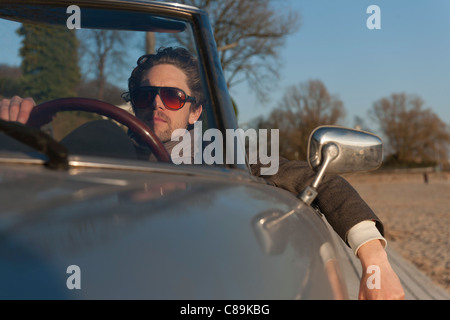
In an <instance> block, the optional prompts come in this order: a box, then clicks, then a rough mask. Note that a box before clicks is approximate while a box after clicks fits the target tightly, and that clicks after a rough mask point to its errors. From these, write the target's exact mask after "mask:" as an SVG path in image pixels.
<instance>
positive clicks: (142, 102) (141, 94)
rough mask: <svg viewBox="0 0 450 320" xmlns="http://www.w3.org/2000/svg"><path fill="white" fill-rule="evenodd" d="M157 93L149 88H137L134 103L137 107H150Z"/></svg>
mask: <svg viewBox="0 0 450 320" xmlns="http://www.w3.org/2000/svg"><path fill="white" fill-rule="evenodd" d="M154 98H155V94H154V93H153V92H152V91H149V90H137V91H136V92H135V93H134V94H133V104H134V106H135V107H136V108H140V109H142V108H148V107H150V106H151V104H152V102H153V99H154Z"/></svg>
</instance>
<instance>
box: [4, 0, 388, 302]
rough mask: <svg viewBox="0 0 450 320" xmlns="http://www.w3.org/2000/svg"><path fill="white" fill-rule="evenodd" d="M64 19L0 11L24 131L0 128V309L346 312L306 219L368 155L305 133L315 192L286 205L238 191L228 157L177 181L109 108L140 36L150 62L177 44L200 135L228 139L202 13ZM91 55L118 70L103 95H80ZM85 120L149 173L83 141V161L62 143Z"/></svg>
mask: <svg viewBox="0 0 450 320" xmlns="http://www.w3.org/2000/svg"><path fill="white" fill-rule="evenodd" d="M71 5H74V6H72V7H71V8H70V9H69V8H68V4H67V2H66V1H56V0H42V1H41V0H39V1H36V0H33V1H22V0H14V1H12V0H11V1H5V0H2V1H0V18H1V19H2V20H1V23H2V28H3V27H4V28H5V29H4V30H5V32H8V31H10V30H12V33H13V34H14V32H15V30H19V31H18V32H17V33H18V34H19V35H21V36H22V37H23V38H22V49H21V51H20V52H21V53H20V54H21V57H22V59H23V61H22V69H21V70H22V74H21V76H20V77H17V78H14V77H12V76H11V78H10V79H9V80H8V79H6V80H5V78H2V79H1V81H3V82H1V84H3V86H1V87H0V89H1V90H3V91H2V92H0V96H2V97H8V98H9V97H10V93H9V91H8V92H7V91H6V89H8V88H9V89H8V90H11V87H12V86H13V85H14V87H13V88H14V89H15V90H17V91H18V92H17V94H19V95H27V96H28V95H34V97H35V100H36V102H37V103H38V106H36V107H35V108H34V110H33V113H32V115H31V117H30V120H29V122H28V123H27V125H22V124H19V123H15V122H8V121H1V122H0V299H158V300H162V299H182V300H185V299H188V300H190V299H230V300H240V299H252V300H259V299H264V300H266V299H348V298H349V293H348V292H349V291H348V284H349V281H350V279H348V278H347V277H346V272H345V268H346V264H345V262H344V261H343V260H342V257H341V256H340V254H339V250H338V248H339V247H341V244H339V243H338V242H337V241H342V240H340V239H338V238H337V236H336V234H335V233H334V232H333V231H332V230H331V229H330V227H329V226H328V225H327V224H326V222H325V221H324V218H323V216H322V215H321V214H320V212H317V211H316V210H314V209H313V208H312V207H311V203H312V201H313V200H314V198H315V196H316V194H317V191H316V190H317V186H318V185H319V184H320V181H321V179H322V177H323V175H324V174H327V173H347V172H354V171H358V170H371V169H375V168H377V167H378V166H379V165H380V162H381V158H382V146H381V141H380V139H379V138H378V137H376V136H374V135H372V134H369V133H366V132H361V131H355V130H351V129H345V128H340V127H319V128H318V129H316V130H315V131H314V132H313V133H312V134H311V137H310V142H309V147H308V148H309V163H310V165H311V167H312V168H314V169H315V170H316V172H317V177H316V179H315V180H314V181H313V182H312V184H311V185H310V186H309V187H307V188H306V189H305V191H304V192H303V193H302V194H300V195H298V196H295V195H293V194H292V193H290V192H288V191H285V190H282V189H279V188H275V187H273V186H270V185H268V184H266V183H265V182H264V180H263V179H261V178H258V177H255V176H252V175H251V172H250V170H249V165H248V160H247V161H246V162H244V163H240V162H239V161H238V160H239V159H237V157H238V154H239V152H235V153H233V155H234V157H235V161H224V163H225V164H220V163H217V164H215V165H176V164H174V163H172V162H171V159H170V155H168V153H167V150H165V148H164V146H162V144H161V142H160V141H159V140H158V138H157V137H156V136H155V134H154V133H153V132H152V130H151V129H150V128H148V127H147V126H146V125H145V124H143V123H142V122H140V121H139V119H137V118H135V117H134V116H133V114H132V112H130V110H129V109H130V108H129V105H126V104H125V103H123V104H122V103H121V102H120V97H121V93H123V92H124V91H126V90H127V80H128V77H129V74H130V72H131V70H132V68H134V66H135V62H136V60H137V59H138V57H139V56H141V55H143V54H145V53H146V52H147V51H146V50H147V49H146V47H148V46H146V43H148V42H146V39H148V38H149V36H151V37H153V40H154V42H155V43H156V46H157V47H167V46H177V45H181V44H184V45H186V44H189V46H190V47H189V48H188V49H189V50H190V51H191V52H192V53H193V54H194V55H195V56H196V57H197V58H198V61H199V68H200V70H201V76H202V86H203V90H204V95H205V103H204V106H203V107H204V110H205V112H204V115H203V118H202V120H203V130H206V129H216V130H219V131H220V132H225V130H227V129H234V130H236V129H238V127H237V121H236V116H235V112H234V108H233V104H232V101H231V99H230V96H229V93H228V90H227V87H226V82H225V80H224V75H223V70H222V69H221V65H220V62H219V59H218V53H217V48H216V46H215V41H214V38H213V33H212V29H211V26H210V22H209V18H208V15H207V13H206V12H204V11H201V10H199V9H196V8H194V7H190V6H185V5H179V4H170V3H163V2H150V1H137V0H136V1H134V0H132V1H125V0H102V1H87V0H80V1H76V2H74V3H71ZM77 24H78V25H77ZM61 32H65V35H64V36H63V37H61ZM52 37H54V38H52ZM102 37H103V38H102ZM62 39H66V40H67V39H76V41H74V43H77V44H78V47H72V49H73V48H75V49H74V50H76V52H77V53H78V54H72V53H73V52H70V47H67V48H66V47H65V48H66V49H65V50H66V51H58V50H59V49H60V48H61V47H62V46H63V40H62ZM102 39H106V40H105V41H106V42H104V43H103V44H107V43H109V42H107V41H108V39H112V40H115V41H116V43H115V45H114V46H111V48H115V49H114V50H116V54H115V56H117V55H119V56H121V59H119V60H111V61H110V62H109V65H110V67H109V69H108V68H105V69H104V70H103V69H102V72H105V73H108V74H109V75H110V77H109V79H110V80H108V82H107V83H106V85H104V86H103V87H101V86H97V82H96V81H94V80H93V79H96V76H98V74H99V72H98V71H99V69H98V68H100V67H99V65H100V64H99V63H98V60H94V59H95V58H94V57H95V53H101V52H102V51H101V50H102V48H104V46H103V44H102V42H101V41H102ZM112 40H111V41H112ZM55 44H56V46H55ZM46 45H48V46H53V47H52V48H53V49H49V50H47V51H45V49H43V46H46ZM65 45H66V44H64V46H65ZM1 50H6V49H5V48H2V49H1ZM111 50H113V49H111ZM57 51H58V52H59V53H58V55H51V56H49V57H48V58H47V59H46V58H45V54H48V55H50V53H55V52H57ZM105 51H106V50H105ZM42 52H44V59H38V57H39V53H42ZM45 52H47V53H45ZM2 56H3V55H2ZM60 56H63V59H59V58H58V57H60ZM98 56H100V55H97V57H98ZM112 56H114V55H111V57H112ZM74 57H75V58H77V57H78V59H79V61H78V64H77V65H78V71H77V72H78V73H79V75H78V77H74V78H73V79H77V83H72V88H69V89H70V90H72V91H70V90H69V89H67V87H66V89H67V90H69V91H67V90H66V89H64V90H66V91H64V90H62V89H61V90H60V91H58V90H57V89H52V88H55V87H57V85H63V84H64V81H63V80H61V79H63V78H64V77H61V76H60V74H61V72H63V73H64V74H65V75H66V76H67V77H69V72H73V70H72V71H68V70H67V69H64V65H65V64H68V63H69V60H71V59H74ZM33 59H34V60H33ZM111 59H112V58H111ZM61 61H63V62H64V63H61ZM25 62H26V63H25ZM0 63H2V64H4V63H5V62H4V61H0ZM33 63H34V64H38V65H37V66H35V67H34V69H33V70H32V71H30V70H29V68H31V67H30V66H31V65H32V64H33ZM120 63H121V64H122V65H120V66H119V64H120ZM24 64H26V65H25V66H24ZM111 65H112V66H113V68H111ZM93 66H95V68H94V67H93ZM27 68H28V69H27ZM49 70H51V71H49ZM39 75H45V79H47V80H48V81H47V82H46V81H44V80H42V81H41V80H39V81H40V82H38V80H37V79H41V78H38V76H39ZM80 75H81V76H80ZM34 76H35V78H33V77H34ZM30 79H31V81H30ZM52 79H53V80H52ZM52 81H53V82H52ZM6 84H8V85H9V86H6ZM65 85H66V86H67V84H65ZM69 85H70V83H69ZM52 86H53V87H52ZM100 88H102V89H101V90H102V91H103V94H100ZM107 88H109V89H108V90H110V91H107V90H106V89H107ZM44 90H46V91H45V92H44ZM52 90H53V91H52ZM67 92H69V93H67ZM70 92H71V93H70ZM116 98H117V99H116ZM92 114H93V115H94V116H92ZM64 115H66V116H64ZM104 119H109V120H104ZM88 120H93V121H94V122H93V123H94V124H96V123H104V122H105V121H106V122H113V123H116V124H117V127H118V128H124V129H123V130H128V131H131V132H133V133H135V134H136V135H138V136H140V137H141V139H142V140H143V141H145V143H146V144H147V145H148V146H149V148H150V149H151V150H152V151H153V153H154V154H155V156H156V158H157V160H158V161H143V160H139V159H137V158H136V159H134V158H132V157H125V156H123V155H122V154H121V153H120V152H117V154H116V153H115V152H114V145H115V144H116V141H112V142H111V141H110V140H108V137H106V138H105V139H103V138H102V137H97V136H96V137H94V136H91V137H90V138H91V140H93V143H99V144H101V143H102V142H104V143H106V144H108V143H109V145H108V146H107V147H103V146H100V145H99V146H94V147H92V146H90V147H89V150H87V149H86V150H83V144H82V145H81V148H78V149H77V148H71V147H70V145H68V143H64V142H65V140H64V139H65V137H66V135H67V134H68V133H70V132H73V131H74V130H77V129H76V126H78V125H79V124H80V123H87V122H86V121H88ZM91 123H92V122H91ZM97 138H98V139H97ZM86 148H88V146H86ZM235 148H236V149H239V150H240V151H242V152H245V148H244V146H241V145H239V144H236V146H235ZM105 150H106V151H105ZM97 151H98V152H97ZM109 151H111V152H109ZM224 157H225V155H224ZM352 280H354V279H352Z"/></svg>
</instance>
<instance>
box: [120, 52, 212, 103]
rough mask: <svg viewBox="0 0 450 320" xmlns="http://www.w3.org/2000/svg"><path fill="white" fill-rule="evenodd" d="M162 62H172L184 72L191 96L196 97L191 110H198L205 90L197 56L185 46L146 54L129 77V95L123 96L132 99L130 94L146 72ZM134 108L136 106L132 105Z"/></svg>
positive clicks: (128, 99)
mask: <svg viewBox="0 0 450 320" xmlns="http://www.w3.org/2000/svg"><path fill="white" fill-rule="evenodd" d="M160 64H171V65H173V66H175V67H177V68H179V69H180V70H182V71H183V72H184V74H185V75H186V77H187V79H188V83H187V85H188V87H189V89H190V90H191V94H190V95H191V96H193V97H195V99H196V102H195V103H192V104H191V110H196V109H197V108H198V107H199V106H200V105H202V104H203V90H202V84H201V83H202V82H201V78H200V71H199V66H198V61H197V58H195V57H194V56H193V55H192V54H191V53H190V52H189V51H188V50H186V49H184V48H180V47H178V48H173V47H168V48H160V49H158V51H157V52H156V53H155V54H146V55H143V56H141V57H140V58H139V59H138V61H137V66H136V68H134V70H133V72H131V76H130V78H129V79H128V90H129V92H128V97H127V95H125V96H123V97H124V99H125V100H127V101H130V96H129V95H130V94H132V92H133V91H135V90H136V89H137V88H138V87H139V86H140V83H141V81H142V76H143V74H144V72H146V71H147V70H149V69H150V68H152V67H154V66H157V65H160ZM132 107H133V110H134V106H133V105H132Z"/></svg>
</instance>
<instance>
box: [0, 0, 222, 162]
mask: <svg viewBox="0 0 450 320" xmlns="http://www.w3.org/2000/svg"><path fill="white" fill-rule="evenodd" d="M154 6H155V10H154V11H155V12H158V14H156V13H146V12H137V11H126V10H120V11H118V10H105V9H101V10H100V9H96V8H83V7H81V8H80V7H78V6H74V5H72V6H64V7H63V6H61V7H50V6H38V5H28V6H24V5H19V4H17V5H16V4H8V5H2V7H0V9H1V10H0V16H1V17H2V19H1V20H0V29H1V30H2V33H3V37H4V38H6V39H7V44H8V45H7V46H4V47H3V48H2V49H1V50H2V55H1V58H0V99H10V100H12V98H13V97H15V96H17V97H20V98H26V97H31V98H32V99H33V101H34V103H33V104H34V105H38V107H34V109H32V112H31V113H30V118H29V119H28V120H27V121H26V123H25V124H26V125H28V126H33V127H36V128H38V129H39V130H41V131H43V132H45V133H47V134H48V135H49V136H51V137H52V138H53V139H55V140H56V141H57V142H59V143H60V144H61V145H63V146H64V147H66V148H67V150H68V153H69V155H71V156H73V155H86V156H97V157H115V158H127V159H138V160H145V161H148V160H150V161H158V160H160V161H161V157H162V156H161V155H160V154H159V153H161V151H158V150H155V149H158V148H160V147H161V145H162V146H164V148H165V149H166V150H167V152H168V154H169V156H171V158H172V160H173V158H174V157H173V155H175V154H176V157H175V158H176V161H172V162H173V163H176V164H180V163H183V164H194V160H195V159H197V158H195V157H194V148H197V149H198V148H199V147H200V150H203V148H204V146H205V143H204V141H202V133H203V132H205V131H206V130H208V129H210V128H214V127H216V125H215V124H214V121H215V120H214V117H213V116H212V113H213V112H212V111H211V110H209V108H210V106H211V102H210V100H209V95H208V94H206V93H205V87H206V85H205V80H204V78H205V76H204V74H205V71H204V70H203V69H202V68H203V65H204V64H203V63H202V62H201V61H200V58H199V54H198V52H199V51H198V49H197V48H196V44H197V42H198V41H196V39H195V38H194V33H193V27H192V25H191V23H190V22H189V21H187V20H183V19H182V18H177V19H175V18H169V17H168V16H167V15H166V14H164V13H163V12H164V11H161V10H158V5H156V4H155V5H154ZM149 8H150V7H149ZM147 10H149V11H150V10H151V8H150V9H148V8H147ZM17 99H18V98H17ZM61 99H62V100H61ZM18 101H19V100H18ZM49 102H50V103H49ZM42 104H44V105H45V106H46V108H43V109H39V107H40V105H42ZM116 108H117V109H119V111H116ZM124 111H125V113H126V114H129V115H132V116H134V117H135V118H137V119H138V120H136V121H137V122H136V121H135V120H130V119H128V116H127V115H124V114H123V113H124ZM19 122H24V121H19ZM47 122H48V123H47ZM142 125H145V128H150V129H152V130H151V131H152V134H153V136H152V135H150V136H149V134H148V133H147V132H145V130H143V129H142V128H141V126H142ZM0 127H3V125H2V123H0ZM16 129H17V130H19V131H20V128H15V129H14V130H16ZM17 130H16V131H17ZM16 131H14V132H16ZM194 133H199V134H200V139H198V138H197V139H196V140H194ZM30 134H31V135H32V133H30V132H28V133H27V134H26V135H30ZM19 135H20V134H19ZM19 135H18V134H11V133H8V132H6V129H2V130H0V138H1V140H2V143H0V152H2V154H3V153H4V151H14V152H23V153H26V154H30V153H33V151H39V152H41V151H42V150H39V149H42V147H40V148H36V147H35V146H34V145H30V143H27V142H26V141H25V142H24V139H22V138H19V137H18V136H19ZM156 138H157V139H156ZM13 140H14V141H13ZM25 140H26V139H25ZM155 140H158V141H156V142H155ZM17 141H19V143H17ZM194 142H195V143H197V142H198V145H197V144H195V143H194ZM21 144H25V145H26V146H25V145H21ZM194 144H195V145H194ZM30 147H31V149H30ZM46 148H47V147H45V148H44V149H46ZM214 156H216V155H214V153H212V157H214ZM221 156H222V155H221ZM203 160H204V159H202V160H201V161H199V162H198V163H197V162H195V164H201V163H203V162H204V161H203ZM215 164H219V165H220V164H221V161H217V162H216V163H215Z"/></svg>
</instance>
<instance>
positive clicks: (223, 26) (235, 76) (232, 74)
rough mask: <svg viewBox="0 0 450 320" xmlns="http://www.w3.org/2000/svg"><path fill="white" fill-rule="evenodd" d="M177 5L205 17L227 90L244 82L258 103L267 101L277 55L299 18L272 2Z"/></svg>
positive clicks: (212, 0) (203, 0) (220, 0)
mask: <svg viewBox="0 0 450 320" xmlns="http://www.w3.org/2000/svg"><path fill="white" fill-rule="evenodd" d="M180 2H181V3H184V4H190V5H193V6H196V7H198V8H200V9H204V10H205V11H207V12H208V13H209V16H210V19H211V24H212V27H213V29H214V38H215V41H216V44H217V47H218V51H219V55H220V62H221V64H222V68H223V69H224V73H225V78H226V81H227V85H228V88H231V87H233V86H235V85H237V84H239V83H242V82H244V81H246V82H247V83H248V84H249V85H250V87H251V88H252V89H254V90H255V92H256V93H257V94H258V96H259V97H260V98H261V100H264V99H265V98H267V92H268V90H267V89H268V88H270V87H273V86H274V83H276V80H277V78H278V70H279V67H280V60H279V58H280V57H279V54H280V52H281V51H282V48H283V45H284V42H285V40H286V37H287V36H288V35H289V34H292V33H294V32H296V31H297V30H298V29H299V26H300V17H299V14H298V13H296V12H294V11H293V10H291V9H289V8H283V2H282V1H274V0H272V1H271V0H252V1H249V0H181V1H180ZM179 41H180V42H181V45H183V46H185V47H189V46H190V44H189V43H188V42H186V41H184V40H183V39H179Z"/></svg>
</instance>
